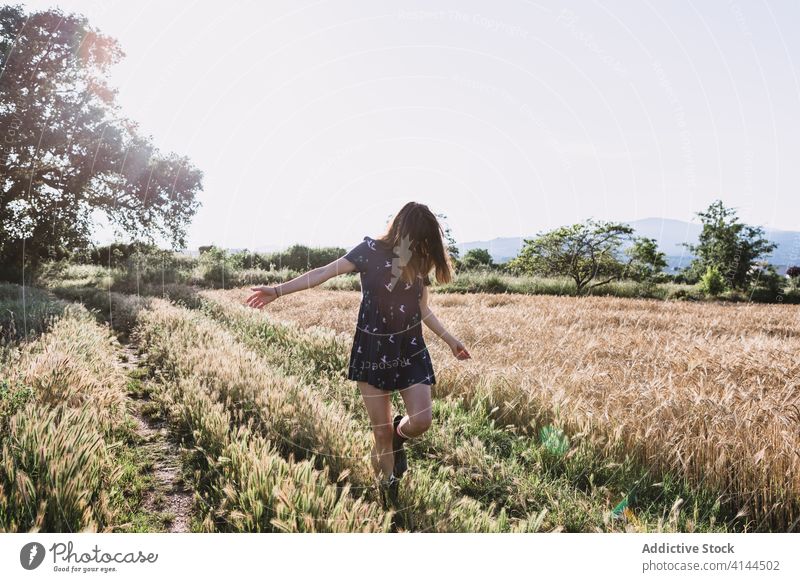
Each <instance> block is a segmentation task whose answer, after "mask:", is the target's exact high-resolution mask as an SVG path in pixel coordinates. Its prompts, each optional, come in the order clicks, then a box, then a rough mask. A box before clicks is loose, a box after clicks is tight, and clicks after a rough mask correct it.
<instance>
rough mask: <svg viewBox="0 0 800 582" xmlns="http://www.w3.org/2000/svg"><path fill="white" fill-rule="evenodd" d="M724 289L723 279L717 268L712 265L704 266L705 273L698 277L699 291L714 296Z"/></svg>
mask: <svg viewBox="0 0 800 582" xmlns="http://www.w3.org/2000/svg"><path fill="white" fill-rule="evenodd" d="M723 291H725V279H724V278H723V276H722V273H720V272H719V269H718V268H717V267H714V266H709V267H707V268H706V272H705V274H704V275H703V276H702V277H700V292H701V293H703V294H704V295H710V296H712V297H716V296H717V295H719V294H720V293H722V292H723Z"/></svg>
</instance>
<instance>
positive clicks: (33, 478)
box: [0, 304, 151, 532]
mask: <svg viewBox="0 0 800 582" xmlns="http://www.w3.org/2000/svg"><path fill="white" fill-rule="evenodd" d="M58 308H59V309H60V310H61V311H62V312H63V315H62V316H61V317H60V318H59V319H57V320H55V321H54V322H52V323H51V326H50V329H49V331H47V332H46V333H44V334H43V335H42V336H41V337H40V338H39V339H38V340H35V341H28V342H26V343H25V344H24V345H21V346H20V347H19V348H18V349H17V352H16V354H15V357H14V358H13V360H7V361H6V362H5V363H6V365H5V366H4V369H3V373H2V375H3V378H2V379H0V386H2V389H0V425H2V430H0V435H2V436H1V437H0V442H1V444H2V451H3V464H2V466H0V530H2V531H48V532H74V531H130V530H131V529H135V530H147V529H149V525H150V522H151V520H150V516H147V515H143V514H142V513H141V511H140V508H139V505H138V503H137V496H139V495H141V492H142V490H143V489H144V488H145V487H147V483H146V482H145V481H144V480H143V479H142V477H141V465H142V463H143V461H142V459H141V458H140V457H139V456H138V455H137V450H136V447H135V442H134V438H135V433H134V431H133V424H132V422H131V418H130V416H129V414H128V412H127V409H126V395H125V384H126V377H125V374H124V372H123V371H122V370H121V369H120V367H119V360H118V355H119V354H118V344H116V340H115V339H114V338H113V337H112V336H111V334H109V332H108V331H107V330H106V329H104V328H103V327H102V326H100V325H98V324H97V323H96V322H95V320H94V318H93V317H92V316H91V315H90V314H89V313H88V312H87V311H86V310H85V309H84V308H83V307H81V306H77V305H64V304H59V307H58ZM45 311H47V312H50V311H51V310H49V309H46V310H45Z"/></svg>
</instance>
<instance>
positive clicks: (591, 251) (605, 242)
mask: <svg viewBox="0 0 800 582" xmlns="http://www.w3.org/2000/svg"><path fill="white" fill-rule="evenodd" d="M632 235H633V228H631V227H630V226H629V225H627V224H621V223H615V222H601V221H595V220H592V219H589V220H586V221H584V222H582V223H578V224H573V225H571V226H562V227H560V228H557V229H555V230H552V231H549V232H545V233H540V234H538V235H537V236H536V237H535V238H533V239H530V240H529V239H524V246H523V248H522V250H521V251H520V253H519V255H517V256H516V257H515V258H514V259H512V260H511V261H509V265H508V266H509V268H510V269H511V270H512V271H516V272H521V273H525V274H536V275H544V276H567V277H570V278H571V279H572V280H573V281H574V282H575V287H576V289H577V292H578V293H579V294H581V293H583V292H585V291H587V290H589V289H592V288H594V287H599V286H600V285H605V284H608V283H610V282H611V281H614V280H615V279H619V278H620V277H621V276H622V275H623V274H624V272H625V265H624V264H623V263H622V261H621V260H620V249H621V247H622V245H623V244H624V243H625V242H626V241H629V240H631V238H632Z"/></svg>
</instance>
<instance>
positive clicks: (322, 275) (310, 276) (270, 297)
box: [246, 257, 356, 309]
mask: <svg viewBox="0 0 800 582" xmlns="http://www.w3.org/2000/svg"><path fill="white" fill-rule="evenodd" d="M355 270H356V266H355V265H354V264H353V263H351V262H350V261H348V260H347V259H345V258H344V257H342V258H340V259H336V260H335V261H333V262H331V263H328V264H327V265H325V266H324V267H317V268H316V269H311V270H310V271H306V272H305V273H303V274H302V275H298V276H297V277H295V278H294V279H291V280H290V281H286V282H285V283H279V284H278V285H260V286H258V287H252V288H251V290H252V291H253V294H252V295H250V297H248V298H247V302H246V303H247V305H249V306H250V307H255V308H256V309H261V308H262V307H264V306H265V305H267V304H268V303H271V302H273V301H275V299H277V298H278V297H282V296H284V295H287V294H288V293H296V292H297V291H304V290H306V289H311V288H312V287H316V286H317V285H321V284H322V283H324V282H325V281H327V280H328V279H330V278H331V277H336V276H337V275H343V274H345V273H352V272H353V271H355Z"/></svg>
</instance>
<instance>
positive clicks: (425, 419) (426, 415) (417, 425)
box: [408, 408, 433, 435]
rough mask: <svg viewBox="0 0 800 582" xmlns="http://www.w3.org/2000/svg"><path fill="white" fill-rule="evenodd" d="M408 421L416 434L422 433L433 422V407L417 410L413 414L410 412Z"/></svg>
mask: <svg viewBox="0 0 800 582" xmlns="http://www.w3.org/2000/svg"><path fill="white" fill-rule="evenodd" d="M408 421H409V424H410V425H411V430H412V431H413V432H414V433H415V434H417V435H419V434H422V433H423V432H425V431H426V430H428V429H429V428H430V427H431V423H432V422H433V415H432V414H431V409H430V408H426V409H424V410H419V411H416V412H414V413H413V414H409V415H408Z"/></svg>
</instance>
